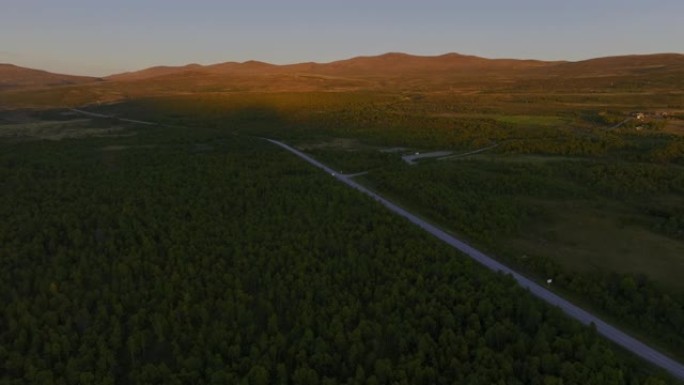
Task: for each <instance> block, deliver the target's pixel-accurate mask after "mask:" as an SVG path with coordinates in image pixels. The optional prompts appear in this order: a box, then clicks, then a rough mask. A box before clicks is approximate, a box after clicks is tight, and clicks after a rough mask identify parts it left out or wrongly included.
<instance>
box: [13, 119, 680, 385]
mask: <svg viewBox="0 0 684 385" xmlns="http://www.w3.org/2000/svg"><path fill="white" fill-rule="evenodd" d="M253 113H254V112H253V111H251V112H250V111H247V112H245V114H243V115H240V116H238V117H239V119H237V120H233V121H231V122H228V123H220V122H219V123H215V124H213V125H207V127H209V128H206V129H200V128H189V127H186V128H178V127H130V126H129V127H128V128H127V129H126V130H127V131H125V132H123V133H122V134H121V135H119V136H116V137H89V138H78V139H69V138H67V139H62V140H60V141H51V140H17V139H12V140H10V139H3V140H1V141H0V217H1V218H3V220H2V221H0V275H1V276H0V295H1V296H2V304H3V305H2V308H1V313H0V383H2V384H41V385H48V384H312V385H313V384H545V385H546V384H630V385H632V384H667V383H673V380H672V379H670V378H668V377H667V376H665V375H664V374H662V373H659V372H657V371H655V370H653V369H651V368H650V367H648V366H645V364H644V363H643V362H641V361H638V360H637V359H636V358H634V357H632V356H630V355H628V354H626V353H624V352H622V351H620V350H618V349H616V348H615V347H613V346H611V345H610V344H608V343H607V342H606V341H604V340H603V339H601V338H599V337H598V336H597V334H596V332H595V331H594V330H592V328H590V327H584V326H581V325H579V324H578V323H576V322H574V321H572V320H570V319H568V318H567V317H566V316H565V315H563V314H562V313H561V312H560V311H559V310H557V309H554V308H551V307H549V306H547V305H545V304H543V303H541V302H540V301H538V300H537V299H535V298H533V297H532V296H531V295H530V294H529V293H527V292H526V291H525V290H523V289H522V288H520V287H519V286H517V284H515V282H514V281H513V280H512V279H511V278H509V277H506V276H502V275H497V274H494V273H492V272H490V271H488V270H485V269H484V268H482V267H480V266H479V265H476V264H475V263H474V262H471V261H470V260H469V259H467V258H466V257H464V256H462V255H460V254H458V253H457V252H456V251H454V250H452V249H450V248H448V247H447V246H445V245H443V244H441V243H440V242H438V241H437V240H435V239H432V238H430V237H429V236H427V235H425V234H424V233H422V232H421V231H420V230H418V229H417V228H415V227H413V226H412V225H411V224H409V223H408V222H406V221H404V220H402V219H400V218H397V217H395V216H393V215H392V214H390V213H389V212H387V211H386V210H384V209H383V208H382V207H381V206H380V205H379V204H377V203H376V202H374V201H373V200H372V199H370V198H367V197H365V196H363V195H362V194H361V193H358V192H356V191H353V190H351V189H349V188H346V187H345V186H343V185H341V184H339V183H338V182H336V181H335V180H334V179H333V178H331V177H330V176H329V175H326V174H324V173H322V172H320V171H319V170H317V169H315V168H313V167H311V166H309V165H307V164H306V163H304V162H302V161H301V160H300V159H298V158H296V157H294V156H293V155H291V154H289V153H287V152H285V151H284V150H282V149H279V148H277V147H275V146H273V145H270V144H268V143H266V142H264V141H262V140H259V139H256V138H251V137H245V136H239V135H233V134H232V132H234V131H235V127H238V126H239V123H240V122H244V121H252V124H253V125H252V126H249V125H248V126H249V127H251V128H249V127H248V128H249V129H253V130H255V131H256V130H257V129H260V128H261V129H262V128H263V127H264V126H262V123H260V122H259V121H258V119H257V121H256V122H255V121H254V120H253V116H254V115H250V114H253ZM189 119H192V117H191V116H190V117H188V118H186V120H189ZM182 123H183V124H187V123H188V122H187V121H186V122H182ZM179 124H180V123H179ZM195 127H199V126H195ZM240 127H243V129H244V126H240ZM126 134H130V135H126ZM664 231H665V230H664Z"/></svg>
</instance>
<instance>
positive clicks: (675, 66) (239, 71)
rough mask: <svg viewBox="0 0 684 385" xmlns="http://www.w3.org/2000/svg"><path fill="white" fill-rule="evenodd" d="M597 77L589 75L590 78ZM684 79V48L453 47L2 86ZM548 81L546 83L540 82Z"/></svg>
mask: <svg viewBox="0 0 684 385" xmlns="http://www.w3.org/2000/svg"><path fill="white" fill-rule="evenodd" d="M587 79H590V80H587ZM682 79H684V55H682V54H674V53H673V54H654V55H630V56H615V57H604V58H598V59H591V60H584V61H576V62H570V61H539V60H517V59H486V58H481V57H476V56H467V55H461V54H456V53H449V54H445V55H440V56H415V55H409V54H404V53H387V54H383V55H379V56H362V57H355V58H352V59H347V60H340V61H335V62H331V63H313V62H312V63H299V64H289V65H274V64H269V63H263V62H258V61H247V62H243V63H236V62H227V63H220V64H213V65H206V66H205V65H199V64H189V65H185V66H178V67H171V66H160V67H152V68H147V69H144V70H141V71H135V72H126V73H122V74H116V75H111V76H107V77H104V78H94V77H87V76H70V75H60V74H53V73H50V72H45V71H40V70H35V69H28V68H22V67H17V66H14V65H11V64H0V91H2V90H21V89H31V88H33V89H35V88H47V87H60V86H73V85H94V86H102V87H113V89H117V90H119V89H126V90H127V91H128V92H136V90H147V91H150V92H152V91H153V92H165V91H170V90H176V91H178V90H183V91H196V92H199V91H219V92H220V91H245V90H250V91H255V90H263V91H312V90H324V91H336V90H353V89H382V88H399V89H422V88H425V89H435V88H437V89H440V88H444V89H446V88H452V89H453V87H458V88H461V89H467V88H472V89H478V88H481V87H483V85H487V86H490V87H499V88H501V87H504V88H506V87H509V88H515V87H518V88H519V87H546V86H548V84H553V86H554V87H570V88H572V87H592V86H596V87H599V86H601V87H603V86H615V85H616V84H623V85H624V84H627V83H625V82H626V81H627V82H628V83H629V84H637V85H638V84H642V83H643V84H646V83H648V84H651V85H655V86H658V85H662V86H667V85H671V83H672V81H673V80H674V81H675V82H677V81H678V82H679V83H681V82H682ZM540 82H541V83H543V84H541V83H540Z"/></svg>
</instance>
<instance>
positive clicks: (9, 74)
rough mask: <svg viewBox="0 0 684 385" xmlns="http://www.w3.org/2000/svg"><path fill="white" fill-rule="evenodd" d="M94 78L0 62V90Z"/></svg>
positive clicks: (69, 82)
mask: <svg viewBox="0 0 684 385" xmlns="http://www.w3.org/2000/svg"><path fill="white" fill-rule="evenodd" d="M96 80H98V79H97V78H94V77H89V76H72V75H62V74H55V73H51V72H47V71H41V70H35V69H31V68H24V67H19V66H15V65H13V64H3V63H0V90H9V89H19V88H41V87H52V86H64V85H74V84H83V83H91V82H95V81H96Z"/></svg>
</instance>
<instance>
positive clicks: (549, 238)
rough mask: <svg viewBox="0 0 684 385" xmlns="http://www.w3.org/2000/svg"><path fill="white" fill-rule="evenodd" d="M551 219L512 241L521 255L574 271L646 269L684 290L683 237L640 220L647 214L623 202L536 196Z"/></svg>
mask: <svg viewBox="0 0 684 385" xmlns="http://www.w3.org/2000/svg"><path fill="white" fill-rule="evenodd" d="M530 203H531V204H535V205H540V206H542V207H543V208H544V209H545V211H546V212H548V213H550V215H551V216H552V217H551V220H550V221H548V222H545V223H536V224H534V225H533V226H530V227H529V228H527V229H525V231H524V232H523V233H522V234H523V235H522V236H521V237H516V238H512V239H509V240H508V241H507V242H509V243H510V246H511V248H512V249H513V250H516V251H517V252H518V253H520V254H521V255H523V254H529V255H543V256H546V257H549V258H551V259H553V260H555V261H556V262H558V263H560V264H561V265H563V266H564V267H566V268H567V269H568V270H570V271H591V270H603V271H615V272H618V273H634V274H644V275H646V276H648V277H650V278H651V279H653V280H655V281H657V282H660V283H661V284H662V285H664V286H667V287H670V288H674V289H675V290H677V291H682V292H684V281H682V279H681V278H682V277H684V242H681V241H677V240H675V239H672V238H669V237H667V236H665V235H661V234H657V233H654V232H653V231H651V230H649V229H647V228H644V227H643V226H640V225H638V224H637V222H638V221H637V220H635V219H639V218H640V219H642V221H647V220H648V218H647V217H644V216H640V215H639V214H638V213H633V212H631V210H630V209H629V208H626V207H624V206H621V205H620V204H617V203H615V204H606V205H604V206H603V207H600V208H599V207H596V204H595V203H594V202H588V201H566V202H558V201H546V202H539V201H536V202H534V203H532V202H530Z"/></svg>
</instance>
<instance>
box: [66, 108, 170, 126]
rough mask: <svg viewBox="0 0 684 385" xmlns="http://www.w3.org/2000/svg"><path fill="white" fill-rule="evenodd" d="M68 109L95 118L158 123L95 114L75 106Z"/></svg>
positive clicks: (151, 124) (150, 124)
mask: <svg viewBox="0 0 684 385" xmlns="http://www.w3.org/2000/svg"><path fill="white" fill-rule="evenodd" d="M69 110H70V111H73V112H76V113H79V114H82V115H86V116H92V117H95V118H111V119H118V120H120V121H122V122H129V123H137V124H147V125H149V126H157V125H158V123H153V122H145V121H142V120H134V119H125V118H119V117H116V116H114V115H105V114H96V113H94V112H89V111H84V110H79V109H76V108H70V109H69Z"/></svg>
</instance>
